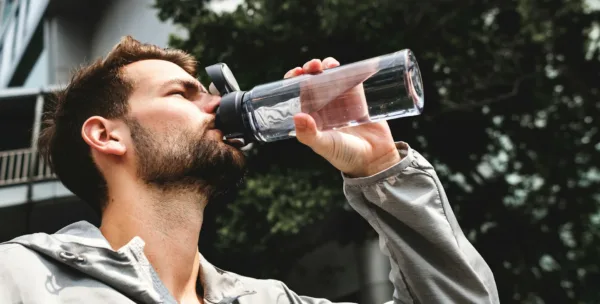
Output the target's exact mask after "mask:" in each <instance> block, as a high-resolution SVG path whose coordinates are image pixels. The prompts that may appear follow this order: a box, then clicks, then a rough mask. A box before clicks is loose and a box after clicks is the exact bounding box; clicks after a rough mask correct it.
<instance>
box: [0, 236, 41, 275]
mask: <svg viewBox="0 0 600 304" xmlns="http://www.w3.org/2000/svg"><path fill="white" fill-rule="evenodd" d="M30 237H31V235H24V236H21V237H18V238H16V239H13V240H11V241H8V242H5V243H0V261H2V263H0V271H6V270H8V269H22V268H23V267H24V266H26V265H31V263H32V261H39V260H40V259H41V256H40V254H39V253H37V252H36V251H34V250H33V249H31V248H29V247H27V246H25V245H24V243H25V244H26V243H27V240H28V239H29V238H30Z"/></svg>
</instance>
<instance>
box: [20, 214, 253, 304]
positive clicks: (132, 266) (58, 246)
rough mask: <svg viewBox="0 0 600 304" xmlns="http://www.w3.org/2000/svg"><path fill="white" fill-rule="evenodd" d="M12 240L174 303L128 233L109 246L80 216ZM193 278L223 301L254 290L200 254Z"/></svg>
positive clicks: (208, 297)
mask: <svg viewBox="0 0 600 304" xmlns="http://www.w3.org/2000/svg"><path fill="white" fill-rule="evenodd" d="M9 243H18V244H21V245H23V246H26V247H28V248H30V249H31V250H34V251H37V252H39V253H42V254H44V255H46V256H49V257H50V258H53V259H55V260H57V261H59V262H62V263H64V264H67V265H69V266H71V267H73V268H76V269H78V270H80V271H81V272H84V273H86V274H88V275H90V276H92V277H94V278H96V279H97V280H99V281H101V282H103V283H105V284H107V285H109V286H111V287H113V288H115V289H117V290H119V291H120V292H121V293H123V294H126V295H127V296H129V297H132V298H134V299H136V300H138V301H143V302H153V303H176V301H175V299H174V298H173V297H172V296H171V294H170V293H169V291H168V290H167V289H166V287H165V286H164V285H163V284H162V282H161V281H160V279H159V278H158V275H157V274H156V272H155V271H154V268H153V267H152V266H151V265H150V263H149V262H148V259H147V258H146V256H145V255H144V245H145V243H144V241H143V240H142V239H141V238H140V237H134V238H133V239H132V240H131V241H130V242H129V243H128V244H126V245H125V246H123V247H122V248H120V249H119V250H117V251H115V250H113V249H112V248H111V247H110V245H109V243H108V241H107V240H106V238H104V236H103V235H102V233H101V232H100V230H99V229H98V228H97V227H96V226H94V225H92V224H90V223H88V222H86V221H80V222H77V223H73V224H71V225H69V226H67V227H65V228H63V229H61V230H59V231H58V232H56V233H55V234H52V235H48V234H45V233H35V234H31V235H26V236H22V237H19V238H16V239H14V240H12V241H9ZM199 274H200V275H199V276H200V277H199V278H198V279H199V281H201V283H202V285H203V287H204V300H205V301H207V302H209V303H214V304H228V303H232V302H233V301H235V300H236V299H237V298H239V297H241V296H244V295H249V294H253V293H255V292H254V291H252V290H250V289H248V288H246V287H245V286H244V284H243V282H242V281H241V280H240V278H239V276H238V275H236V274H233V273H230V272H227V271H223V270H221V269H219V268H217V267H215V266H213V265H212V264H210V263H209V262H208V261H207V260H206V259H205V258H204V257H203V256H202V255H200V271H199Z"/></svg>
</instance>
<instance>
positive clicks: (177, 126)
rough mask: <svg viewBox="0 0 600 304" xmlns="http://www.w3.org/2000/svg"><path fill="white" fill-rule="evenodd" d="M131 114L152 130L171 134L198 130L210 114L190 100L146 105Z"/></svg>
mask: <svg viewBox="0 0 600 304" xmlns="http://www.w3.org/2000/svg"><path fill="white" fill-rule="evenodd" d="M132 115H134V117H135V118H136V119H137V120H138V121H139V122H140V124H142V125H143V126H147V127H148V128H149V129H150V130H152V131H154V132H160V133H165V134H169V133H170V134H172V132H177V133H178V131H179V132H180V131H186V130H198V129H204V128H206V125H207V124H208V123H209V122H210V117H211V116H210V115H208V114H206V113H203V112H202V111H200V109H198V107H196V106H195V105H194V104H193V103H191V102H172V103H168V104H166V103H162V104H157V105H147V107H145V108H144V109H141V110H139V111H136V112H132Z"/></svg>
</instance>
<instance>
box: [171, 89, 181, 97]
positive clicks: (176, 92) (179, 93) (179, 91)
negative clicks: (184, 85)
mask: <svg viewBox="0 0 600 304" xmlns="http://www.w3.org/2000/svg"><path fill="white" fill-rule="evenodd" d="M172 95H181V97H185V91H181V90H178V91H173V92H170V93H169V96H172Z"/></svg>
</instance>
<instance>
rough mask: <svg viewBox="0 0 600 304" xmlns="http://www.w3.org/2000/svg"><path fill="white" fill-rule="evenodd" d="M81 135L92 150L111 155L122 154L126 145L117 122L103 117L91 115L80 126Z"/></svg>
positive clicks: (125, 149)
mask: <svg viewBox="0 0 600 304" xmlns="http://www.w3.org/2000/svg"><path fill="white" fill-rule="evenodd" d="M81 137H83V140H84V141H85V142H86V143H87V144H88V145H89V146H90V147H91V148H92V149H94V150H96V151H98V152H101V153H104V154H111V155H123V154H125V152H126V151H127V147H126V146H125V143H124V142H123V135H122V134H121V130H120V129H119V128H118V124H117V123H115V122H113V121H110V120H108V119H106V118H104V117H100V116H92V117H90V118H88V119H87V120H86V121H85V122H84V123H83V127H82V128H81Z"/></svg>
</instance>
